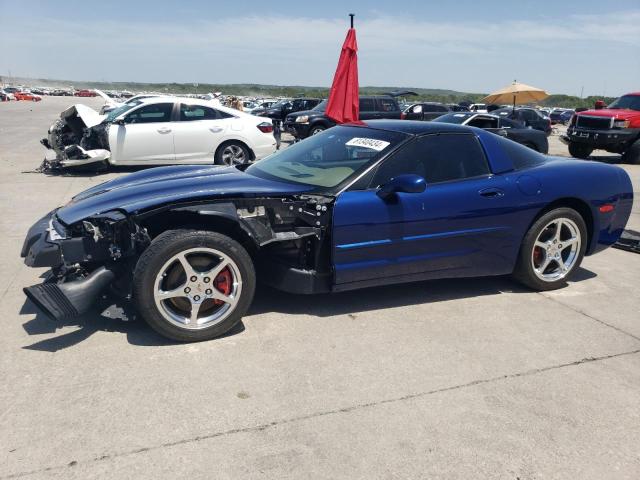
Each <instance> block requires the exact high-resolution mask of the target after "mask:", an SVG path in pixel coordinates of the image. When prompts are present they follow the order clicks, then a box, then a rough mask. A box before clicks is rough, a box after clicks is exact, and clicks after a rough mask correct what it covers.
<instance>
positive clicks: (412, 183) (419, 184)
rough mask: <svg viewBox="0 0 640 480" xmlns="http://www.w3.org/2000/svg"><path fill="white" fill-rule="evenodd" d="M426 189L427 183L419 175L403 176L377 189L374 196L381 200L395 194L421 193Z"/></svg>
mask: <svg viewBox="0 0 640 480" xmlns="http://www.w3.org/2000/svg"><path fill="white" fill-rule="evenodd" d="M426 188H427V182H426V181H425V179H424V178H422V177H421V176H420V175H414V174H405V175H398V176H397V177H394V178H392V179H391V180H389V181H388V182H387V183H385V184H384V185H382V186H381V187H380V188H378V191H377V192H376V195H378V196H379V197H380V198H382V199H383V200H386V199H387V198H389V197H391V196H393V195H394V194H396V193H422V192H424V191H425V189H426Z"/></svg>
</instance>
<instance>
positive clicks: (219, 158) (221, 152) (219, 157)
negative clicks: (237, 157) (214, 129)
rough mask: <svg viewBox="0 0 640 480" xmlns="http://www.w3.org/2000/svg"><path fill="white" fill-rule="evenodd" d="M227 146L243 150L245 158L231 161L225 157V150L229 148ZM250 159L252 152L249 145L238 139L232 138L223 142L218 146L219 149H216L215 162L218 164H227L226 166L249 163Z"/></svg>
mask: <svg viewBox="0 0 640 480" xmlns="http://www.w3.org/2000/svg"><path fill="white" fill-rule="evenodd" d="M227 148H230V149H239V150H240V151H242V155H243V158H244V160H243V161H242V162H235V163H229V162H228V161H227V160H225V158H224V157H225V151H226V150H227ZM250 161H251V153H250V152H249V149H248V148H247V146H246V145H245V144H244V143H242V142H238V141H236V140H230V141H228V142H224V143H222V144H221V145H220V146H219V147H218V149H217V150H216V153H215V155H214V163H215V164H216V165H226V166H230V165H240V164H241V163H249V162H250Z"/></svg>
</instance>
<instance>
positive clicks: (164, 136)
mask: <svg viewBox="0 0 640 480" xmlns="http://www.w3.org/2000/svg"><path fill="white" fill-rule="evenodd" d="M173 108H174V103H173V102H166V103H151V104H146V105H145V104H143V105H141V106H140V107H138V108H136V109H135V110H132V111H130V112H128V113H127V114H126V116H125V117H124V119H123V121H122V123H113V124H112V125H111V126H110V127H109V147H110V149H111V159H110V163H112V164H117V165H161V164H172V163H174V162H175V150H174V145H173V122H172V121H171V120H172V117H173Z"/></svg>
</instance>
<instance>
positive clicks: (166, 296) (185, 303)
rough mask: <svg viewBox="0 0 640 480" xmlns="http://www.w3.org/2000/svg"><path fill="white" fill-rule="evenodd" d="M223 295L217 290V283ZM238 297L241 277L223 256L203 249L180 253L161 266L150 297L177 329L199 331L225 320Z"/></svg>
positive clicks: (230, 260)
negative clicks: (222, 286)
mask: <svg viewBox="0 0 640 480" xmlns="http://www.w3.org/2000/svg"><path fill="white" fill-rule="evenodd" d="M221 278H222V279H223V280H224V283H223V285H224V286H225V287H227V288H226V289H227V290H228V291H227V292H225V291H221V290H220V289H219V288H218V286H219V285H220V284H221V282H220V279H221ZM241 293H242V277H241V275H240V269H239V268H238V266H237V265H236V263H235V262H234V261H233V260H232V259H231V258H230V257H229V256H228V255H226V254H224V253H222V252H220V251H219V250H215V249H213V248H207V247H197V248H190V249H188V250H184V251H182V252H180V253H178V254H176V255H174V256H173V257H171V258H170V259H169V260H167V261H166V262H165V264H164V265H163V266H162V268H161V269H160V271H159V272H158V274H157V276H156V281H155V285H154V290H153V296H154V300H155V303H156V306H157V307H158V310H159V312H160V314H161V315H162V316H163V317H164V318H165V319H166V320H167V321H169V322H170V323H172V324H173V325H176V326H177V327H180V328H184V329H189V330H201V329H203V328H208V327H211V326H213V325H216V324H218V323H220V322H222V321H223V320H225V319H226V318H227V317H229V315H231V313H232V312H233V311H234V310H235V308H236V305H237V304H238V300H239V299H240V295H241Z"/></svg>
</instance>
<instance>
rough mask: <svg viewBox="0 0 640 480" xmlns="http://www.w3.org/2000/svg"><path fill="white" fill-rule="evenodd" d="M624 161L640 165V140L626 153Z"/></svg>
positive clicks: (623, 156)
mask: <svg viewBox="0 0 640 480" xmlns="http://www.w3.org/2000/svg"><path fill="white" fill-rule="evenodd" d="M622 161H623V162H625V163H631V164H633V165H640V140H636V141H635V142H633V143H632V144H631V146H630V147H629V149H628V150H627V151H626V152H624V155H622Z"/></svg>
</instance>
